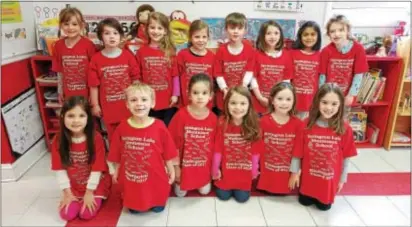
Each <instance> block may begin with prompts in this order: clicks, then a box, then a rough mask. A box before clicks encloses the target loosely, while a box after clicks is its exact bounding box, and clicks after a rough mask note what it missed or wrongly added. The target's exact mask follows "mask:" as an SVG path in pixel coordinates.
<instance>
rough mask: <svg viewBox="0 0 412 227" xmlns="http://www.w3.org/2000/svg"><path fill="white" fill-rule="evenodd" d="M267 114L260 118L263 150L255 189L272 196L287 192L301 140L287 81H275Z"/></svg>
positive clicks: (294, 101) (292, 95) (300, 122)
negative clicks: (294, 157)
mask: <svg viewBox="0 0 412 227" xmlns="http://www.w3.org/2000/svg"><path fill="white" fill-rule="evenodd" d="M269 103H270V106H269V111H270V114H267V115H264V116H263V117H262V118H261V120H260V128H261V130H262V139H263V141H264V144H265V149H264V151H263V152H262V157H261V158H260V176H259V181H258V184H257V188H258V189H260V190H264V191H266V192H269V193H270V194H273V195H287V194H289V193H290V192H291V189H290V188H289V179H290V176H291V174H290V172H289V169H290V163H291V161H292V153H293V150H294V149H298V148H300V146H299V145H300V143H302V137H301V133H300V132H301V131H302V128H303V127H302V126H303V124H302V121H301V120H300V119H299V118H297V117H295V116H294V113H295V106H296V95H295V89H294V88H293V86H292V85H291V84H290V83H289V82H281V83H278V84H276V85H275V86H274V87H273V88H272V90H271V91H270V95H269Z"/></svg>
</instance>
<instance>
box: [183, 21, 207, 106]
mask: <svg viewBox="0 0 412 227" xmlns="http://www.w3.org/2000/svg"><path fill="white" fill-rule="evenodd" d="M208 39H209V26H208V25H207V24H206V23H205V22H203V21H201V20H195V21H193V22H192V23H191V24H190V29H189V47H188V48H186V49H183V50H181V51H180V52H179V54H178V55H177V69H178V72H179V76H180V87H181V91H182V93H181V98H182V99H181V104H182V107H184V106H186V105H189V104H190V102H189V96H188V94H189V92H188V84H189V81H190V78H191V77H192V76H193V75H195V74H198V73H204V74H206V75H208V76H210V77H212V75H213V64H214V60H215V55H214V54H213V52H212V51H210V50H208V49H206V45H207V42H208ZM208 107H209V108H212V107H213V101H212V99H211V100H210V102H209V103H208Z"/></svg>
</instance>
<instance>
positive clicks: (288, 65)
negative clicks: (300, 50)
mask: <svg viewBox="0 0 412 227" xmlns="http://www.w3.org/2000/svg"><path fill="white" fill-rule="evenodd" d="M254 75H255V78H256V80H257V83H258V85H259V90H260V92H261V93H262V95H263V97H266V98H269V95H270V90H271V89H272V87H273V86H275V85H276V84H277V83H279V82H282V80H290V79H292V77H293V65H292V57H291V55H290V53H289V51H287V50H282V55H281V56H279V57H277V58H274V57H271V56H269V55H267V54H266V53H264V52H261V51H257V53H256V55H255V70H254ZM252 97H253V98H252V103H253V107H254V108H255V110H256V112H258V113H265V112H267V107H265V106H262V105H261V104H260V102H259V101H258V100H257V99H256V97H255V96H252Z"/></svg>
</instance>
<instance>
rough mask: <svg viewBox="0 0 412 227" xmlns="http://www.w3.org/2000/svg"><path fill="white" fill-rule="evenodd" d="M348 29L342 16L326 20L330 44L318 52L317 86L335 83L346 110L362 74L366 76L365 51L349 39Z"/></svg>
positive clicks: (351, 101) (356, 90)
mask: <svg viewBox="0 0 412 227" xmlns="http://www.w3.org/2000/svg"><path fill="white" fill-rule="evenodd" d="M350 29H351V26H350V24H349V21H348V20H347V19H346V17H345V16H343V15H337V16H334V17H332V18H331V19H329V21H328V23H327V24H326V30H327V34H328V36H329V38H330V40H331V43H330V44H329V45H327V46H326V47H324V48H323V49H322V52H321V56H320V57H321V65H320V73H321V76H320V79H319V85H322V84H324V83H325V82H333V83H337V84H338V85H339V87H341V89H342V92H343V95H345V105H346V106H350V105H351V104H352V103H353V100H354V98H355V97H356V96H357V95H358V92H359V89H360V86H361V83H362V77H363V74H365V73H366V72H368V69H369V67H368V62H367V59H366V52H365V49H364V48H363V46H362V45H361V44H359V43H358V42H356V41H355V40H354V39H352V38H350V37H349V35H350Z"/></svg>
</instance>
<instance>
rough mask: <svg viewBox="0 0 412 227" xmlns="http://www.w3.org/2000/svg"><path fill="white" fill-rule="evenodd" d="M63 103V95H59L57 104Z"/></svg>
mask: <svg viewBox="0 0 412 227" xmlns="http://www.w3.org/2000/svg"><path fill="white" fill-rule="evenodd" d="M63 102H64V96H63V93H59V104H63Z"/></svg>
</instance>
